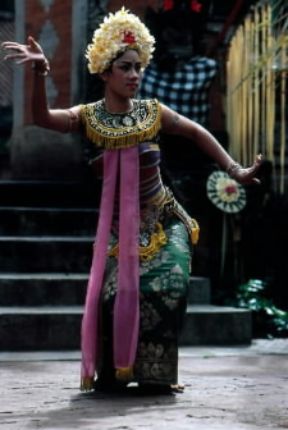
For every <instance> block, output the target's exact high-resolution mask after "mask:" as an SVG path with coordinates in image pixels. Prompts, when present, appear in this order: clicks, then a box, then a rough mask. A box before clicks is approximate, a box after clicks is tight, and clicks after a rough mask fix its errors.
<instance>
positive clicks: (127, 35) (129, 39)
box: [123, 31, 136, 45]
mask: <svg viewBox="0 0 288 430" xmlns="http://www.w3.org/2000/svg"><path fill="white" fill-rule="evenodd" d="M135 42H136V39H135V36H134V34H133V33H132V31H124V37H123V43H128V45H132V43H135Z"/></svg>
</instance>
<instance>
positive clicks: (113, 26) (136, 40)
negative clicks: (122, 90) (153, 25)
mask: <svg viewBox="0 0 288 430" xmlns="http://www.w3.org/2000/svg"><path fill="white" fill-rule="evenodd" d="M154 43H155V39H154V37H153V36H152V35H151V34H150V32H149V30H148V28H147V27H146V26H145V25H144V24H143V23H142V22H141V21H140V19H139V18H138V17H137V16H136V15H134V14H132V13H130V12H129V11H128V10H127V9H125V8H124V7H122V9H120V10H119V11H118V12H116V13H115V14H112V13H110V14H109V15H108V16H106V17H105V18H104V21H103V23H102V24H101V25H100V27H99V28H98V29H97V30H95V32H94V35H93V39H92V43H91V44H89V45H88V46H87V51H86V55H85V57H86V58H87V59H88V61H89V63H88V69H89V71H90V73H102V72H104V70H106V69H107V68H108V67H109V66H110V64H111V62H112V61H113V59H114V58H116V56H117V55H118V54H119V53H120V52H124V51H125V50H126V49H127V48H131V49H136V50H137V52H138V54H139V57H140V61H141V63H142V67H143V68H145V67H147V66H148V64H149V62H150V60H151V58H152V52H153V51H154Z"/></svg>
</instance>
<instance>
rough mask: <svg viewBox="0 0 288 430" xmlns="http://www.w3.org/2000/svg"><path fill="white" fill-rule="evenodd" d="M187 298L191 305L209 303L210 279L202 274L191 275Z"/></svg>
mask: <svg viewBox="0 0 288 430" xmlns="http://www.w3.org/2000/svg"><path fill="white" fill-rule="evenodd" d="M187 299H188V303H189V304H191V305H193V304H194V305H196V304H199V305H201V304H207V305H208V304H209V303H210V302H211V285H210V279H209V278H205V277H202V276H191V277H190V282H189V288H188V294H187Z"/></svg>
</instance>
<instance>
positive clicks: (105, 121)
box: [81, 99, 161, 149]
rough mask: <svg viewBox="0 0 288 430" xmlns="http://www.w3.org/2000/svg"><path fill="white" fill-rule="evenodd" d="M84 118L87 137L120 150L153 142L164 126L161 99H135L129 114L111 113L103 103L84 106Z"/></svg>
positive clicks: (101, 101)
mask: <svg viewBox="0 0 288 430" xmlns="http://www.w3.org/2000/svg"><path fill="white" fill-rule="evenodd" d="M81 119H82V122H83V124H84V127H85V131H86V135H87V137H88V138H89V139H90V140H91V141H92V142H93V143H95V144H96V145H97V146H98V147H101V148H104V149H120V148H128V147H130V146H134V145H136V144H138V143H140V142H145V141H147V140H151V139H153V138H154V137H155V136H156V134H157V133H158V131H159V130H160V127H161V107H160V103H159V102H158V100H156V99H153V100H136V99H135V100H133V109H132V110H131V111H130V112H126V113H119V114H112V113H109V112H108V111H107V110H106V109H105V103H104V100H99V101H97V102H95V103H89V104H87V105H82V107H81Z"/></svg>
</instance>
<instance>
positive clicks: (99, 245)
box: [81, 145, 139, 387]
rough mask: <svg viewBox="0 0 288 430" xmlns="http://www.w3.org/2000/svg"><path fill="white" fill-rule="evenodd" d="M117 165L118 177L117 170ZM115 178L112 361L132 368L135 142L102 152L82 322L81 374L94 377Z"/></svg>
mask: <svg viewBox="0 0 288 430" xmlns="http://www.w3.org/2000/svg"><path fill="white" fill-rule="evenodd" d="M119 168H120V175H118V170H119ZM117 177H120V219H119V261H118V262H119V264H118V279H117V294H116V299H115V305H114V321H113V324H114V328H113V346H114V365H115V368H126V367H130V366H133V363H134V361H135V356H136V351H137V340H138V332H139V256H138V242H139V153H138V146H137V145H136V146H133V147H130V148H127V149H126V148H125V149H115V150H106V151H105V153H104V179H103V188H102V196H101V204H100V214H99V221H98V227H97V234H96V239H95V245H94V252H93V259H92V265H91V270H90V276H89V282H88V288H87V294H86V303H85V311H84V316H83V320H82V339H81V348H82V368H81V378H82V382H83V381H84V382H83V386H84V387H85V381H87V380H93V379H94V375H95V370H97V366H98V358H99V301H100V294H101V290H102V286H103V279H104V272H105V265H106V258H107V249H108V243H109V237H110V230H111V225H112V218H113V207H114V200H115V190H116V182H117Z"/></svg>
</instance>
